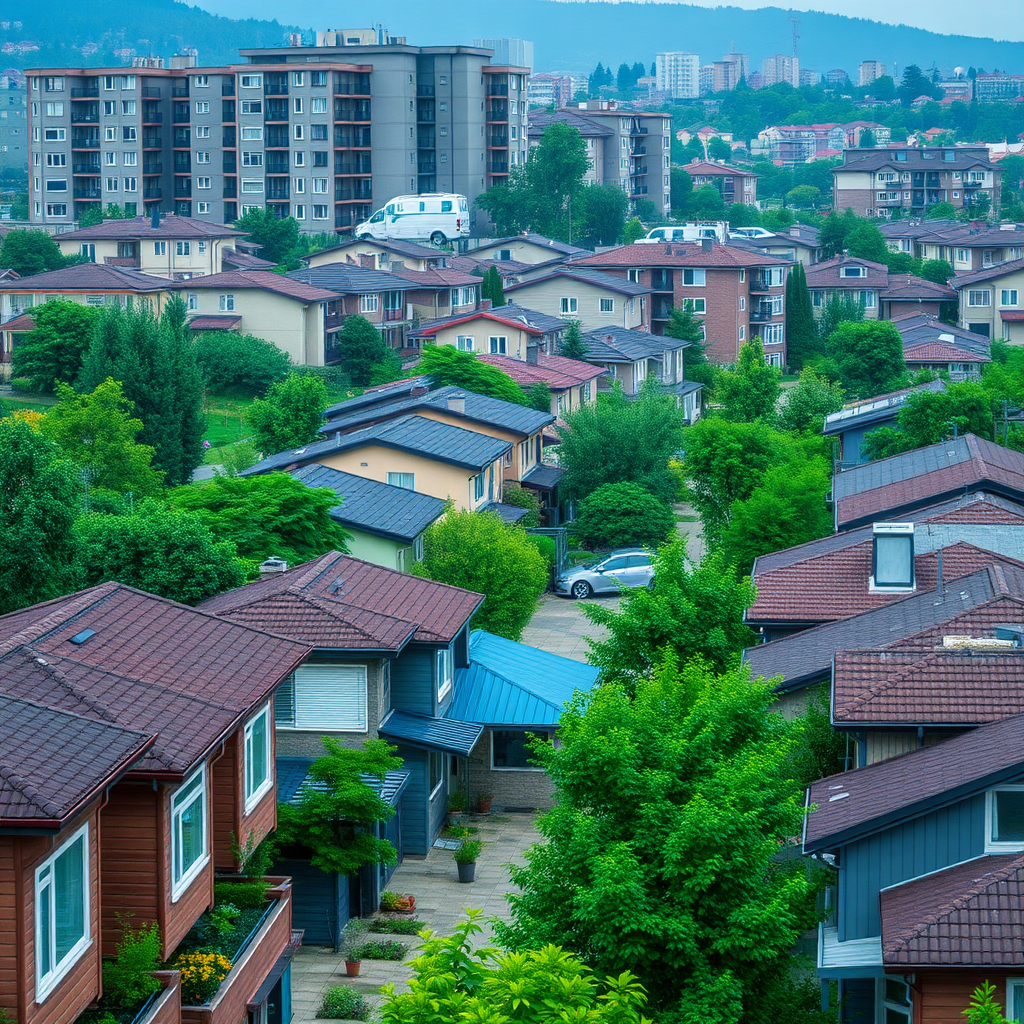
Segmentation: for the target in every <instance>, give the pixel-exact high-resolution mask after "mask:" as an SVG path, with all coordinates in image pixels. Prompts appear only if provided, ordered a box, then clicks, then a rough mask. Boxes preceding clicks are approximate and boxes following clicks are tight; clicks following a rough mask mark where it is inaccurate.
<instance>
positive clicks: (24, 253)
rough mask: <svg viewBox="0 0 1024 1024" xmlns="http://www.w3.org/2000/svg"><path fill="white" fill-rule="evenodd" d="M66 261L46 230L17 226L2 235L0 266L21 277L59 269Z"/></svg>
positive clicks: (54, 240)
mask: <svg viewBox="0 0 1024 1024" xmlns="http://www.w3.org/2000/svg"><path fill="white" fill-rule="evenodd" d="M76 262H77V261H76ZM66 263H67V261H66V260H65V258H64V256H63V254H62V253H61V251H60V246H59V245H58V244H57V241H56V239H55V238H54V237H53V235H51V234H49V233H48V232H46V231H39V230H37V229H35V228H18V229H17V230H15V231H9V232H8V233H7V234H6V235H4V240H3V244H0V267H8V268H10V269H11V270H13V271H15V272H16V273H18V274H19V275H20V276H21V277H29V276H31V275H32V274H42V273H43V272H44V271H47V270H60V268H61V267H63V266H65V265H66Z"/></svg>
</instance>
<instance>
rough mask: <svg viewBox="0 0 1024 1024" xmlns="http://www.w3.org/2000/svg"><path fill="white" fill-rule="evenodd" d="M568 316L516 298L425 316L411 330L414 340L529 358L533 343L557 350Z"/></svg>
mask: <svg viewBox="0 0 1024 1024" xmlns="http://www.w3.org/2000/svg"><path fill="white" fill-rule="evenodd" d="M567 326H568V319H567V318H565V317H562V316H551V315H549V314H547V313H539V312H538V311H537V310H535V309H527V308H526V307H524V306H519V305H517V304H516V303H514V302H507V303H505V305H504V306H496V307H492V306H489V305H486V304H483V305H481V306H480V308H478V309H475V310H471V311H470V312H468V313H459V314H456V315H455V316H448V317H439V318H438V319H436V320H425V321H424V322H423V323H421V324H420V325H419V327H415V328H413V329H412V330H410V331H409V334H408V338H409V341H410V343H411V344H415V345H424V344H427V343H431V344H434V345H452V346H454V347H455V348H457V349H458V350H459V351H460V352H474V353H476V354H477V355H498V356H507V357H508V358H510V359H518V360H523V361H525V360H527V359H528V358H529V351H530V348H531V347H532V346H537V347H539V348H540V349H541V350H542V351H544V352H546V353H548V354H549V355H555V354H557V352H558V350H559V345H560V343H561V340H562V336H563V335H564V334H565V330H566V327H567Z"/></svg>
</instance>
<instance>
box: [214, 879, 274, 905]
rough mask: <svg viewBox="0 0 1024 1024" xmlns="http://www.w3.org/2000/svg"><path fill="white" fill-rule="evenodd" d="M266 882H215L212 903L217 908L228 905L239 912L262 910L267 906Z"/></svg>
mask: <svg viewBox="0 0 1024 1024" xmlns="http://www.w3.org/2000/svg"><path fill="white" fill-rule="evenodd" d="M269 888H270V886H269V884H268V883H266V882H216V883H215V884H214V886H213V902H214V903H215V904H217V905H218V906H220V905H222V904H225V903H230V904H231V905H232V906H235V907H238V909H239V910H262V909H263V907H265V906H266V904H267V890H268V889H269Z"/></svg>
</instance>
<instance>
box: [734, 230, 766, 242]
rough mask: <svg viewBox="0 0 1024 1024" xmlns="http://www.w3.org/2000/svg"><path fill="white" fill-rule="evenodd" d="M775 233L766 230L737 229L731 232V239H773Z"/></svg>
mask: <svg viewBox="0 0 1024 1024" xmlns="http://www.w3.org/2000/svg"><path fill="white" fill-rule="evenodd" d="M772 234H773V232H771V231H768V230H766V229H765V228H736V229H735V230H733V231H730V232H729V237H730V238H745V239H748V240H753V239H756V238H771V237H772Z"/></svg>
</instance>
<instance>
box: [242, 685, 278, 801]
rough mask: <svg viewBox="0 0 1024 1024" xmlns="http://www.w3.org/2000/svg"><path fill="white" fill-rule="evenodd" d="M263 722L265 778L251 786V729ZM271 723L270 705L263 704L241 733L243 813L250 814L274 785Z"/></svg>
mask: <svg viewBox="0 0 1024 1024" xmlns="http://www.w3.org/2000/svg"><path fill="white" fill-rule="evenodd" d="M260 719H262V720H263V722H264V732H263V735H264V747H265V750H264V763H265V764H266V768H267V775H266V778H265V779H264V780H263V781H262V782H260V783H259V785H257V786H255V787H253V785H252V783H253V780H252V779H250V777H249V776H250V774H251V769H252V763H253V761H252V744H253V739H252V736H253V730H254V728H255V726H256V723H257V722H259V721H260ZM271 732H272V729H271V725H270V705H269V704H264V705H263V707H262V708H261V709H260V710H259V711H258V712H257V713H256V714H255V715H253V717H252V718H250V719H249V721H248V722H246V723H245V730H244V733H243V736H244V742H243V751H244V758H245V768H244V778H245V813H246V814H250V813H251V812H252V810H253V808H255V807H256V805H257V804H258V803H259V802H260V801H261V800H262V799H263V797H264V796H265V795H266V794H267V793H268V792H269V791H270V789H272V788H273V785H274V770H273V767H272V763H271V753H272V747H273V744H272V741H271Z"/></svg>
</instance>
